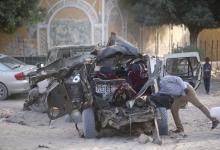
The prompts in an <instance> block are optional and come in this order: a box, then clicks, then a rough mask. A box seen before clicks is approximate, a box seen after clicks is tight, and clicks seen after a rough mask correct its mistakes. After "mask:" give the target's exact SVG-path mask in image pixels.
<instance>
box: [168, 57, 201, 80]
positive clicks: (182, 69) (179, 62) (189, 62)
mask: <svg viewBox="0 0 220 150" xmlns="http://www.w3.org/2000/svg"><path fill="white" fill-rule="evenodd" d="M198 66H199V62H198V60H197V58H196V57H184V58H168V59H167V60H166V71H167V73H169V74H171V75H178V76H193V75H195V73H196V70H197V68H198Z"/></svg>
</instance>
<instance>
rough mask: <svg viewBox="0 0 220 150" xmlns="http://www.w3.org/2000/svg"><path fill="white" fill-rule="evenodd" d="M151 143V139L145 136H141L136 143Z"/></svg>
mask: <svg viewBox="0 0 220 150" xmlns="http://www.w3.org/2000/svg"><path fill="white" fill-rule="evenodd" d="M152 141H153V139H152V138H151V137H149V136H147V135H145V134H141V135H140V136H139V137H138V143H140V144H146V143H150V142H152Z"/></svg>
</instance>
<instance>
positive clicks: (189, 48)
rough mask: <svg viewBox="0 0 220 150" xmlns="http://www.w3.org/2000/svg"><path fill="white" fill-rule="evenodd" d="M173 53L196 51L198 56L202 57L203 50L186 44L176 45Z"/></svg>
mask: <svg viewBox="0 0 220 150" xmlns="http://www.w3.org/2000/svg"><path fill="white" fill-rule="evenodd" d="M172 52H173V53H182V52H198V53H199V55H200V58H204V51H203V50H202V49H200V48H196V47H194V46H186V47H178V48H175V49H173V51H172Z"/></svg>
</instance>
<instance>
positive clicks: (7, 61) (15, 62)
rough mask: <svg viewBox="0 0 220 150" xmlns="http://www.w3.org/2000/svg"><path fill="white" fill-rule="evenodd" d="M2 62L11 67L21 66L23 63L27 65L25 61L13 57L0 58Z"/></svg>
mask: <svg viewBox="0 0 220 150" xmlns="http://www.w3.org/2000/svg"><path fill="white" fill-rule="evenodd" d="M0 63H2V64H3V65H5V66H7V67H8V68H10V69H16V68H20V67H21V66H22V65H25V64H24V63H23V62H21V61H19V60H17V59H15V58H12V57H3V58H1V59H0Z"/></svg>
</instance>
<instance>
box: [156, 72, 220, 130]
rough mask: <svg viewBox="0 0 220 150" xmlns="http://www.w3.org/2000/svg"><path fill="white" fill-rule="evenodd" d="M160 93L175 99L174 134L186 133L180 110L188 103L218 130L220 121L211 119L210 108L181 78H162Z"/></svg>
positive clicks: (168, 76) (172, 107)
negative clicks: (198, 110)
mask: <svg viewBox="0 0 220 150" xmlns="http://www.w3.org/2000/svg"><path fill="white" fill-rule="evenodd" d="M159 93H164V94H169V95H171V96H173V97H175V100H174V103H173V104H172V106H171V113H172V116H173V119H174V122H175V124H176V128H177V129H176V130H175V131H173V132H175V133H181V132H184V128H183V125H182V123H181V120H180V117H179V109H180V108H181V107H183V106H185V105H186V104H187V102H190V103H192V104H193V105H194V106H196V107H197V108H198V109H200V110H201V111H202V112H203V113H204V114H205V115H206V116H207V117H208V118H209V119H210V120H211V121H212V127H211V129H214V128H216V127H217V125H218V124H219V121H218V120H217V119H216V118H214V117H211V115H210V112H209V110H208V108H207V107H206V106H204V105H203V104H202V103H201V102H200V101H199V99H198V96H197V94H196V91H195V90H194V88H193V87H192V86H191V85H190V84H188V83H187V82H184V81H183V80H182V79H181V78H180V77H177V76H170V75H167V76H165V77H163V78H161V80H160V91H159Z"/></svg>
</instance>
